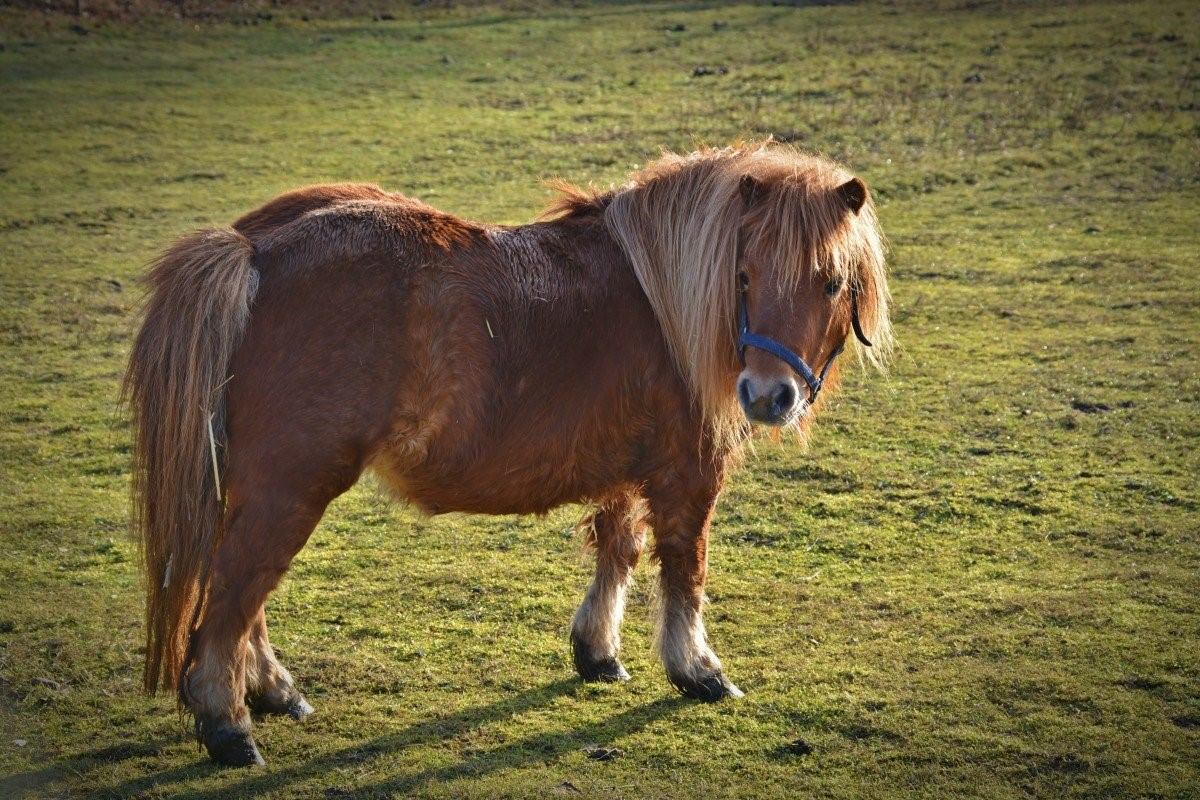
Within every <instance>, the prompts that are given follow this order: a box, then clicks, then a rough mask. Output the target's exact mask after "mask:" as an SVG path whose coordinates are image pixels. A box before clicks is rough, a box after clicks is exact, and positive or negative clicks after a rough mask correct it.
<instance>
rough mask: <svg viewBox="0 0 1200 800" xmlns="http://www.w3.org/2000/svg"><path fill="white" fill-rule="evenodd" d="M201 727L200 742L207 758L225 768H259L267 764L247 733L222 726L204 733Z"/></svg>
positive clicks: (230, 726)
mask: <svg viewBox="0 0 1200 800" xmlns="http://www.w3.org/2000/svg"><path fill="white" fill-rule="evenodd" d="M200 727H201V733H200V741H202V742H204V749H205V750H207V751H208V755H209V757H211V758H212V760H213V761H215V762H217V763H218V764H222V765H224V766H226V767H261V766H263V765H264V764H266V763H267V762H266V761H264V760H263V757H262V755H260V754H259V752H258V748H257V747H255V745H254V739H253V737H251V736H250V733H249V731H243V730H240V729H238V728H235V727H233V726H232V725H224V726H222V727H219V728H216V729H214V730H209V731H205V730H203V726H200Z"/></svg>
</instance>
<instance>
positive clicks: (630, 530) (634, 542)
mask: <svg viewBox="0 0 1200 800" xmlns="http://www.w3.org/2000/svg"><path fill="white" fill-rule="evenodd" d="M642 514H643V511H642V507H641V502H640V500H638V499H637V498H634V497H632V496H625V497H621V498H620V499H618V500H616V501H613V502H610V503H608V504H606V505H604V506H603V507H601V508H600V509H599V510H597V511H596V513H595V514H594V515H593V517H592V519H591V526H590V530H589V535H588V544H589V545H591V546H592V547H593V548H594V549H595V551H596V574H595V577H594V578H593V579H592V584H591V586H589V587H588V590H587V594H586V595H585V596H584V599H583V603H582V604H581V605H580V606H579V610H578V611H576V612H575V619H574V620H573V622H572V624H571V653H572V655H573V657H574V661H575V671H576V672H578V673H579V677H581V678H583V679H584V680H585V681H604V682H616V681H626V680H629V673H628V672H626V671H625V667H623V666H622V665H621V662H620V660H619V657H618V655H619V651H620V648H621V631H620V626H621V618H622V616H623V615H624V611H625V593H626V591H627V589H628V588H629V584H630V582H631V580H632V578H633V570H634V567H636V566H637V562H638V558H639V557H640V556H641V553H642V548H643V547H644V546H645V540H646V534H645V523H644V522H643V520H642Z"/></svg>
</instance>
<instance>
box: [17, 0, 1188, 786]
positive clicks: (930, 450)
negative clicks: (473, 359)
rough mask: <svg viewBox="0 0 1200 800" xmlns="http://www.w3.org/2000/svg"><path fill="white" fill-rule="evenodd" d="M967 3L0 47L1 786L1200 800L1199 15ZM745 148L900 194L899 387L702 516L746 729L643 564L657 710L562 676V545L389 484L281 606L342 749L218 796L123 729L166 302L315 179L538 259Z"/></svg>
mask: <svg viewBox="0 0 1200 800" xmlns="http://www.w3.org/2000/svg"><path fill="white" fill-rule="evenodd" d="M970 5H971V6H972V7H971V8H965V7H957V6H949V5H942V6H939V5H928V4H926V5H913V6H909V7H897V6H885V5H864V6H836V7H791V6H783V7H775V6H769V5H762V4H757V5H755V4H752V5H741V6H732V7H715V6H714V7H710V6H708V5H704V4H694V5H687V6H642V5H635V4H615V5H588V6H582V7H576V8H563V7H560V6H533V7H530V8H529V9H527V10H519V9H517V10H514V9H505V8H481V9H467V10H463V9H451V10H440V11H427V12H416V11H399V12H397V13H396V14H395V15H394V17H395V18H393V19H388V20H379V21H375V20H372V19H371V18H369V17H362V18H354V17H352V18H340V19H339V18H324V19H319V20H318V19H315V18H314V19H313V20H312V21H306V20H304V19H302V18H301V17H300V15H299V13H298V12H295V13H289V12H282V13H276V14H275V15H274V16H273V17H272V18H271V19H269V20H267V19H262V18H255V19H256V21H257V22H259V23H260V24H257V25H254V26H245V25H234V24H227V23H225V22H220V21H217V22H214V21H212V20H206V21H204V22H203V23H196V22H193V21H191V20H185V21H171V20H169V19H157V20H152V21H143V22H140V23H139V22H126V23H115V22H109V23H103V24H97V23H95V22H87V21H85V22H84V23H83V26H82V27H83V29H84V30H85V31H87V32H86V33H83V34H81V33H79V32H77V31H74V30H72V29H71V27H70V26H71V25H72V24H75V23H74V21H72V20H68V19H62V18H55V17H51V18H47V19H48V21H47V19H43V18H42V17H38V16H34V15H32V14H30V13H28V12H18V11H14V10H12V9H0V28H2V33H0V44H3V49H2V50H0V141H2V144H0V292H2V305H0V347H2V348H3V349H2V351H0V352H2V357H0V415H2V417H3V426H2V428H0V458H2V462H0V486H2V493H0V536H2V537H3V539H2V542H3V551H4V552H3V556H2V557H0V598H2V599H0V729H2V732H3V739H2V740H0V774H2V775H3V778H0V780H3V783H2V784H0V787H2V790H0V793H4V794H11V793H14V792H17V793H19V792H23V791H29V792H32V793H34V794H37V795H44V796H68V795H84V794H92V793H94V794H97V795H111V796H130V795H139V796H148V797H168V796H172V797H173V796H181V797H192V798H211V797H217V796H224V795H225V794H227V793H228V794H230V795H231V796H252V795H272V796H280V797H284V796H305V797H351V796H387V795H396V796H410V795H420V796H435V797H500V796H505V797H508V796H512V797H528V796H568V797H569V796H581V797H630V798H633V797H674V798H693V797H731V798H746V797H840V798H853V797H892V796H896V797H1020V796H1028V795H1032V796H1037V797H1047V798H1050V797H1063V796H1079V797H1084V796H1087V797H1174V798H1183V797H1192V796H1196V792H1197V789H1196V786H1197V785H1198V784H1200V766H1198V764H1200V757H1198V753H1200V659H1198V658H1197V653H1198V652H1200V649H1198V648H1200V622H1198V617H1197V610H1196V602H1197V596H1198V593H1200V592H1198V590H1200V580H1198V577H1197V575H1198V570H1200V543H1198V541H1197V529H1198V523H1200V508H1198V503H1200V494H1198V492H1197V487H1196V482H1195V475H1196V474H1197V472H1198V471H1200V456H1198V454H1197V448H1196V445H1197V435H1198V433H1200V407H1198V403H1200V377H1198V374H1197V363H1198V358H1197V346H1198V344H1200V341H1198V334H1200V315H1198V313H1197V311H1198V309H1197V304H1198V301H1200V277H1198V268H1200V264H1198V262H1200V235H1198V233H1197V227H1196V226H1197V219H1200V192H1198V190H1197V179H1198V178H1200V170H1198V167H1197V164H1198V163H1200V148H1198V146H1197V141H1198V133H1200V122H1198V119H1197V110H1198V108H1200V106H1198V105H1197V81H1198V79H1200V61H1198V59H1197V56H1196V53H1197V48H1198V46H1200V9H1198V8H1197V7H1196V6H1195V5H1194V4H1189V3H1186V2H1169V3H1140V4H1117V3H1114V4H1103V3H1095V4H1093V3H1085V4H1078V5H1070V6H1064V7H1061V8H1053V9H1046V8H1043V7H1042V6H1041V5H1040V4H1032V3H1030V4H1025V3H1005V4H997V5H991V4H987V3H978V4H970ZM697 67H710V68H712V72H713V74H707V75H704V74H701V75H694V74H693V73H694V71H695V70H696V68H697ZM721 68H724V69H725V70H727V71H724V72H722V69H721ZM766 133H774V134H777V135H785V136H787V137H789V138H794V139H795V140H796V141H798V142H799V143H801V144H802V145H803V146H805V147H809V148H812V149H817V150H821V151H823V152H826V153H828V154H831V155H833V156H835V157H838V158H840V159H843V160H844V161H845V162H846V163H848V164H850V165H852V166H853V168H854V169H855V170H856V171H857V172H858V173H859V174H861V175H862V176H863V177H864V178H865V179H866V180H867V181H868V182H869V183H870V184H871V185H872V187H873V188H874V190H875V192H876V195H877V198H878V201H879V204H880V209H881V214H882V219H883V222H884V225H885V227H886V230H887V231H888V233H889V235H890V238H891V243H892V260H893V264H894V286H893V288H894V293H895V297H896V306H897V313H896V322H897V328H898V333H899V336H900V338H901V341H902V344H903V350H902V354H901V357H900V359H899V361H898V363H897V365H896V367H895V369H894V370H893V372H892V374H891V375H890V376H889V377H886V378H881V377H878V376H875V375H870V374H857V373H856V374H853V375H852V376H851V377H850V379H849V380H848V382H847V385H846V386H845V388H844V391H843V393H842V395H841V396H840V398H839V399H838V401H837V402H836V403H834V404H833V406H832V408H830V409H829V411H828V413H827V414H826V416H825V418H824V419H823V420H822V421H821V423H820V425H819V427H818V429H817V431H816V434H815V436H814V438H813V442H812V445H811V447H810V448H809V449H808V450H807V451H802V450H800V449H798V448H797V447H795V446H792V445H779V444H775V443H772V442H770V441H766V442H764V443H762V444H760V445H759V447H758V452H757V455H756V456H755V457H754V458H752V459H751V460H750V462H749V463H748V465H747V467H746V468H745V469H744V470H743V471H742V472H741V473H740V474H739V475H738V476H737V477H736V479H735V480H734V481H733V484H732V486H731V487H730V489H729V490H728V492H727V493H726V495H725V496H724V498H723V500H722V503H721V506H720V512H719V515H718V518H717V520H716V525H715V531H714V542H713V546H712V548H711V559H712V569H711V576H712V578H711V585H710V595H711V598H712V603H711V606H710V609H709V612H708V620H709V628H710V631H711V635H712V637H713V639H714V641H715V644H716V647H717V649H718V652H720V653H721V654H722V656H723V658H724V660H725V663H726V665H727V668H728V672H729V674H730V675H731V676H732V677H733V678H734V679H735V680H736V681H737V682H738V683H739V684H740V685H741V686H742V687H743V688H744V689H746V690H747V692H748V695H747V697H746V698H745V699H744V700H742V701H739V702H728V703H722V704H719V705H714V706H705V705H697V704H694V703H691V702H686V701H684V700H682V699H679V698H677V697H676V696H675V694H674V693H673V692H672V690H671V689H670V688H669V687H668V685H667V683H666V680H665V678H664V675H663V672H662V669H661V667H660V666H659V665H658V664H657V663H656V661H655V660H654V659H653V658H652V656H651V653H650V647H649V636H650V633H649V632H650V621H649V620H650V615H649V613H648V611H647V605H648V600H649V597H650V587H651V586H652V583H653V581H652V572H651V568H650V566H649V565H647V566H644V567H642V568H640V569H639V583H638V588H637V590H636V591H635V592H634V596H633V598H632V602H631V608H630V613H629V618H628V621H627V624H626V627H625V632H626V635H625V641H626V644H625V648H626V649H625V653H626V661H627V664H628V666H629V668H630V670H631V672H633V674H634V680H633V682H632V683H630V684H628V685H624V686H616V687H611V686H599V687H597V686H586V685H582V684H580V683H578V682H576V681H575V680H574V679H573V677H572V672H571V667H570V660H569V655H568V648H567V644H566V634H567V626H568V621H569V619H570V615H571V612H572V609H573V606H574V605H575V603H576V602H577V601H578V600H579V598H580V596H581V593H582V591H583V589H584V587H585V585H586V583H587V580H588V573H589V568H588V563H587V560H586V559H585V558H584V557H583V556H582V554H581V547H580V543H579V540H578V538H577V537H576V536H575V535H574V534H573V533H572V530H571V528H572V525H573V523H574V522H575V521H576V519H577V518H578V517H579V516H580V514H581V510H580V509H576V508H568V509H562V510H560V511H557V512H554V513H552V514H550V515H548V516H547V517H545V518H540V519H537V518H484V517H473V516H462V515H449V516H445V517H439V518H434V519H425V518H422V517H420V516H419V515H417V514H415V513H413V512H412V511H410V510H407V509H405V508H403V507H399V506H396V505H393V504H391V503H389V502H388V501H387V500H386V499H385V498H384V497H383V495H382V494H381V492H380V491H379V490H377V489H375V488H373V487H371V486H369V485H363V486H360V487H358V488H356V489H355V490H354V491H352V492H351V493H349V494H348V495H346V496H345V497H344V498H342V499H340V500H339V501H338V502H337V503H336V504H335V505H334V507H333V508H332V509H331V512H330V514H329V515H328V517H327V518H326V520H325V521H324V522H323V523H322V525H321V526H320V528H319V529H318V530H317V532H316V534H315V535H314V536H313V538H312V540H311V542H310V544H309V546H308V547H307V548H306V549H305V550H304V552H303V553H302V554H301V556H300V557H299V558H298V559H297V561H296V564H295V566H294V568H293V570H292V571H291V573H290V575H289V577H288V578H287V579H286V581H285V583H284V585H283V586H282V587H281V589H280V590H279V591H278V592H277V593H276V595H275V596H274V598H273V599H272V601H271V604H270V606H269V613H270V618H271V624H272V635H273V638H274V640H275V642H276V644H277V646H278V648H279V649H280V650H281V651H282V653H283V656H284V658H285V662H286V663H287V664H288V665H289V666H290V668H291V669H292V671H293V672H294V674H295V675H296V676H297V678H298V680H299V682H300V684H301V686H302V687H303V689H304V690H305V691H306V693H307V694H308V696H309V698H310V699H311V700H312V701H313V702H314V704H315V705H316V706H317V707H318V713H317V715H315V716H314V717H313V718H312V719H311V720H310V721H309V722H308V723H306V724H304V725H296V724H294V723H290V722H287V721H268V722H265V723H262V724H260V725H259V726H258V728H257V735H258V739H259V742H260V744H261V746H262V749H263V751H264V753H265V754H266V756H267V758H268V759H269V761H270V764H269V766H268V767H267V768H265V769H262V770H251V771H226V770H221V769H218V768H215V767H213V766H210V765H209V763H208V762H207V760H206V759H205V758H204V757H203V756H202V754H201V753H199V752H198V751H197V749H196V746H195V744H194V743H193V742H192V741H191V740H190V739H189V737H188V736H187V735H186V733H185V731H184V729H183V727H182V726H181V724H180V721H179V719H178V718H177V717H176V715H175V713H174V711H173V708H172V701H171V699H170V698H157V699H154V700H147V699H146V698H144V697H143V696H142V695H141V694H140V693H139V691H138V679H139V676H138V672H139V668H140V653H139V648H140V643H141V612H140V589H139V577H138V575H137V569H136V552H135V550H134V547H133V545H132V544H131V543H130V541H129V540H128V538H127V535H126V533H125V530H126V524H127V522H126V521H127V515H128V502H127V490H126V487H127V483H128V471H129V431H128V429H127V427H126V425H125V423H124V422H123V420H122V417H121V414H120V413H119V411H118V409H117V406H116V393H117V383H118V380H119V376H120V373H121V370H122V364H123V359H124V357H125V354H126V352H127V350H128V346H129V341H130V333H131V326H132V319H133V311H134V308H135V305H136V300H137V298H138V290H137V287H136V285H135V283H134V281H135V276H136V275H137V274H138V273H139V271H140V268H141V265H142V264H144V263H145V262H146V261H147V260H148V259H149V258H150V257H151V256H152V255H153V254H154V253H156V252H157V251H158V250H159V249H160V248H162V247H163V246H164V244H165V243H167V242H168V241H169V240H170V239H171V238H172V237H173V236H175V235H177V234H179V233H181V232H183V231H186V230H188V229H190V228H193V227H197V226H200V225H207V224H223V223H228V222H229V221H230V220H232V219H233V218H234V217H235V216H236V215H238V214H239V213H241V212H242V211H245V210H247V209H249V208H251V207H253V206H255V205H257V204H259V203H261V202H263V201H265V200H267V199H268V198H270V197H271V196H272V195H273V194H275V193H276V192H278V191H280V190H283V189H286V188H289V187H293V186H296V185H299V184H304V183H309V182H315V181H323V180H347V179H361V180H369V181H374V182H378V183H380V184H382V185H384V186H386V187H388V188H394V189H400V190H403V191H406V192H409V193H412V194H415V195H417V196H420V197H422V198H423V199H425V200H427V201H429V202H432V203H434V204H436V205H439V206H442V207H444V208H447V209H449V210H452V211H455V212H458V213H461V214H464V215H468V216H472V217H476V218H481V219H485V220H492V221H501V222H520V221H524V220H528V219H530V218H531V217H532V216H534V215H535V214H536V213H537V210H538V209H539V207H540V206H541V205H542V204H543V203H544V201H545V200H546V198H547V194H546V190H545V189H544V188H542V186H540V185H539V183H538V179H539V178H543V177H549V176H553V175H563V176H567V177H569V178H572V179H575V180H578V181H587V180H592V181H595V182H597V183H601V184H604V183H608V182H613V181H619V180H620V179H621V177H622V176H623V175H624V174H625V173H626V172H627V171H628V170H629V169H630V168H631V167H633V166H634V165H636V164H640V163H642V162H644V161H645V160H647V159H648V158H651V157H653V156H654V155H655V154H656V153H657V152H658V150H659V148H660V147H664V146H665V147H670V148H675V149H689V148H691V147H692V146H693V145H694V144H696V143H698V142H712V143H720V142H725V141H728V140H730V139H732V138H734V137H737V136H760V135H764V134H766ZM797 739H803V740H804V741H805V742H806V743H807V744H808V745H809V746H810V748H811V752H808V753H807V754H801V753H795V752H790V751H789V749H788V747H787V745H788V744H789V743H791V742H794V741H795V740H797ZM18 740H20V742H22V744H18ZM589 744H600V745H605V746H612V747H617V748H619V749H620V750H621V751H622V754H621V755H620V756H619V757H618V758H616V759H614V760H611V761H607V762H604V761H597V760H592V759H589V758H588V757H587V756H586V755H585V753H584V747H585V746H586V745H589ZM801 749H802V748H801Z"/></svg>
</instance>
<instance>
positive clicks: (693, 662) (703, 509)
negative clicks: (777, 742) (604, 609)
mask: <svg viewBox="0 0 1200 800" xmlns="http://www.w3.org/2000/svg"><path fill="white" fill-rule="evenodd" d="M717 491H718V487H707V488H706V489H705V490H703V491H697V492H695V493H693V496H692V497H691V498H686V499H685V497H681V496H679V495H681V494H684V493H683V492H681V491H678V490H677V491H676V492H673V493H670V494H668V495H666V496H664V495H661V494H660V495H659V496H658V497H655V498H652V499H651V514H652V521H651V525H652V527H653V528H654V557H655V559H657V560H658V562H659V564H660V565H661V568H662V569H661V573H660V577H659V592H660V599H661V602H660V609H659V619H658V630H657V645H658V652H659V655H660V656H661V658H662V661H663V666H665V667H666V670H667V677H668V679H670V681H671V683H672V684H674V686H675V687H676V688H677V689H679V691H680V692H682V693H683V695H684V696H685V697H691V698H694V699H696V700H704V701H706V702H714V701H716V700H721V699H723V698H726V697H741V696H742V691H741V690H740V689H738V688H737V687H736V686H734V685H733V684H732V683H730V682H729V680H728V679H727V678H726V677H725V675H724V673H723V672H722V671H721V660H720V659H719V658H717V654H716V653H714V652H713V650H712V648H711V647H710V646H709V644H708V635H707V633H706V632H705V630H704V619H703V616H702V614H703V605H704V581H705V578H706V575H707V571H708V532H709V524H710V521H711V519H712V510H713V506H714V504H715V503H716V496H717Z"/></svg>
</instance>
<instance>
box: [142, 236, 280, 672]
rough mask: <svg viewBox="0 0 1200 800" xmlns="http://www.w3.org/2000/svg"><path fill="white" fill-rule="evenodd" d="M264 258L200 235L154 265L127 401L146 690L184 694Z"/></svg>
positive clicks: (242, 242)
mask: <svg viewBox="0 0 1200 800" xmlns="http://www.w3.org/2000/svg"><path fill="white" fill-rule="evenodd" d="M253 257H254V248H253V246H252V245H251V244H250V242H249V240H247V239H246V237H244V236H242V235H241V234H240V233H238V232H237V231H234V230H233V229H231V228H225V229H212V230H204V231H198V232H196V233H193V234H191V235H190V236H185V237H184V238H182V239H180V240H179V241H178V242H177V243H176V244H175V246H173V247H172V248H171V249H170V250H168V251H167V252H166V253H164V254H163V255H162V256H161V257H159V259H158V260H157V261H155V262H154V263H153V264H152V265H151V268H150V271H149V273H148V275H147V276H146V284H147V287H148V289H149V296H148V298H147V302H146V306H145V311H144V317H143V320H142V325H141V328H140V330H139V331H138V335H137V339H136V341H135V342H134V345H133V352H132V353H131V354H130V356H129V369H128V371H127V372H126V374H125V383H124V386H123V390H122V392H123V396H124V398H125V399H126V400H127V401H128V402H129V405H130V408H131V410H132V413H133V422H134V436H135V441H134V478H133V499H134V526H135V529H136V530H137V531H138V534H137V536H138V539H139V542H140V544H141V550H142V558H143V564H144V566H145V570H146V666H145V673H144V676H143V678H144V681H145V689H146V691H147V692H150V693H153V692H154V691H156V690H157V689H158V687H159V686H162V687H163V688H164V689H168V690H169V689H174V688H177V687H178V682H179V678H180V673H181V670H182V669H183V668H184V666H185V660H186V657H187V656H186V653H187V644H188V637H189V635H190V633H191V629H192V627H193V625H194V624H195V621H196V619H197V617H198V616H199V612H200V610H201V607H202V606H203V603H204V595H205V584H206V580H207V573H208V567H209V564H210V562H211V560H212V554H213V551H214V548H215V547H216V545H217V540H218V538H219V531H220V528H221V517H222V513H223V500H222V496H221V486H220V475H221V474H222V471H223V461H224V459H223V452H224V440H225V419H224V416H225V414H224V411H225V384H226V383H227V382H228V380H229V378H230V375H229V374H228V372H229V363H230V359H231V358H232V356H233V353H234V350H235V348H236V347H237V345H238V343H239V341H240V340H241V337H242V334H243V332H244V331H245V329H246V324H247V322H248V321H249V319H250V304H251V303H252V302H253V300H254V292H255V290H256V288H257V286H258V273H257V272H256V271H255V269H254V266H253Z"/></svg>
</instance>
